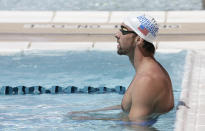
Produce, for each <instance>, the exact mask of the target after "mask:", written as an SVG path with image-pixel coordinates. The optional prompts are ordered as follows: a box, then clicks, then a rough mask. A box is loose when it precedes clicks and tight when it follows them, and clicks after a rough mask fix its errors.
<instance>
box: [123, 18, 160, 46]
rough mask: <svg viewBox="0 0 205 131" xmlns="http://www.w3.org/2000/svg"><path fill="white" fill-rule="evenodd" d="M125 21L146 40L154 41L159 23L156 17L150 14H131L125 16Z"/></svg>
mask: <svg viewBox="0 0 205 131" xmlns="http://www.w3.org/2000/svg"><path fill="white" fill-rule="evenodd" d="M123 23H124V24H125V25H127V26H128V27H130V28H131V29H132V30H133V31H134V32H135V33H136V34H138V35H139V36H140V37H141V38H143V39H144V40H146V41H148V42H150V43H153V42H154V41H155V39H156V37H157V34H158V30H159V27H158V24H157V22H156V20H155V19H154V18H152V17H151V16H148V15H140V16H136V15H129V16H127V17H125V19H124V21H123Z"/></svg>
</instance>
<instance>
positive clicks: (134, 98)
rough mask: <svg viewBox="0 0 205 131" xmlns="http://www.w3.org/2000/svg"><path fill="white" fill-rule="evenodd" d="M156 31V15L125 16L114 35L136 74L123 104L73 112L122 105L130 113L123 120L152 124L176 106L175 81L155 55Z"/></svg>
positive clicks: (119, 107) (113, 108)
mask: <svg viewBox="0 0 205 131" xmlns="http://www.w3.org/2000/svg"><path fill="white" fill-rule="evenodd" d="M157 33H158V25H157V23H156V21H155V20H154V18H152V17H150V16H147V15H141V16H128V17H126V18H125V19H124V21H123V23H122V24H121V29H120V30H119V31H118V32H117V33H116V35H115V37H116V38H117V42H118V46H117V49H118V50H117V53H118V54H119V55H127V56H128V57H129V60H130V62H131V63H132V65H133V67H134V69H135V71H136V74H135V76H134V78H133V80H132V82H131V84H130V85H129V87H128V88H127V90H126V92H125V94H124V97H123V99H122V103H121V105H118V106H112V107H107V108H104V109H99V110H92V111H83V112H72V114H75V113H86V112H96V111H105V110H115V109H122V110H123V112H125V113H126V114H127V118H126V120H125V119H122V124H136V125H140V126H151V125H153V124H154V123H155V122H156V121H157V118H158V116H159V115H161V114H164V113H167V112H169V111H170V110H171V109H172V108H173V107H174V97H173V92H172V83H171V80H170V77H169V74H168V73H167V71H166V70H165V69H164V68H163V67H162V65H161V64H160V63H159V62H157V61H156V60H155V58H154V53H155V46H154V45H153V42H154V40H155V38H156V36H157ZM88 119H89V118H88ZM110 120H115V119H110Z"/></svg>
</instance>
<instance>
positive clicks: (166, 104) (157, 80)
mask: <svg viewBox="0 0 205 131" xmlns="http://www.w3.org/2000/svg"><path fill="white" fill-rule="evenodd" d="M151 66H152V67H151V68H150V70H146V73H144V74H143V73H140V74H139V73H136V75H135V77H134V78H133V80H132V82H131V84H130V85H129V87H128V89H127V91H126V92H125V95H124V97H123V100H122V103H121V107H122V110H123V111H124V112H127V113H129V112H130V109H131V105H132V98H131V96H132V93H133V92H132V89H133V88H137V87H136V86H133V85H134V84H135V81H136V80H137V79H139V78H140V77H141V76H142V75H149V76H151V77H153V78H154V81H153V84H155V86H153V85H150V89H151V88H152V91H154V92H153V93H156V94H157V97H156V99H155V100H153V106H152V109H151V113H150V114H147V116H145V117H147V118H149V117H152V116H153V115H158V114H159V115H160V114H162V113H166V112H168V111H169V110H171V109H172V108H173V105H174V98H173V93H172V84H171V80H170V77H169V75H168V73H167V72H166V70H165V69H164V68H163V67H162V66H161V65H160V64H159V63H158V62H155V63H153V65H151ZM148 69H149V68H148ZM156 87H157V88H156ZM153 88H155V89H154V90H153ZM145 93H146V92H145ZM136 97H137V96H136Z"/></svg>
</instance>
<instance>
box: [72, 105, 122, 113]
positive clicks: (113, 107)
mask: <svg viewBox="0 0 205 131" xmlns="http://www.w3.org/2000/svg"><path fill="white" fill-rule="evenodd" d="M120 109H121V105H116V106H110V107H105V108H102V109H96V110H89V111H74V112H70V113H69V114H80V113H89V112H98V111H107V110H120Z"/></svg>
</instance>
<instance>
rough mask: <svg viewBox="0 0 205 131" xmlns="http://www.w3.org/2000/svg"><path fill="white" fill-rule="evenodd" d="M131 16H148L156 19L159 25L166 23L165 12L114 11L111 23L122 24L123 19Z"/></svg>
mask: <svg viewBox="0 0 205 131" xmlns="http://www.w3.org/2000/svg"><path fill="white" fill-rule="evenodd" d="M130 14H135V15H136V16H138V15H142V14H147V15H149V16H152V17H153V18H155V19H156V21H157V22H158V23H163V22H164V21H165V12H163V11H135V12H134V11H132V12H131V11H124V12H122V11H113V12H112V15H111V19H110V23H121V22H122V21H123V19H124V18H125V17H126V16H128V15H130Z"/></svg>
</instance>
